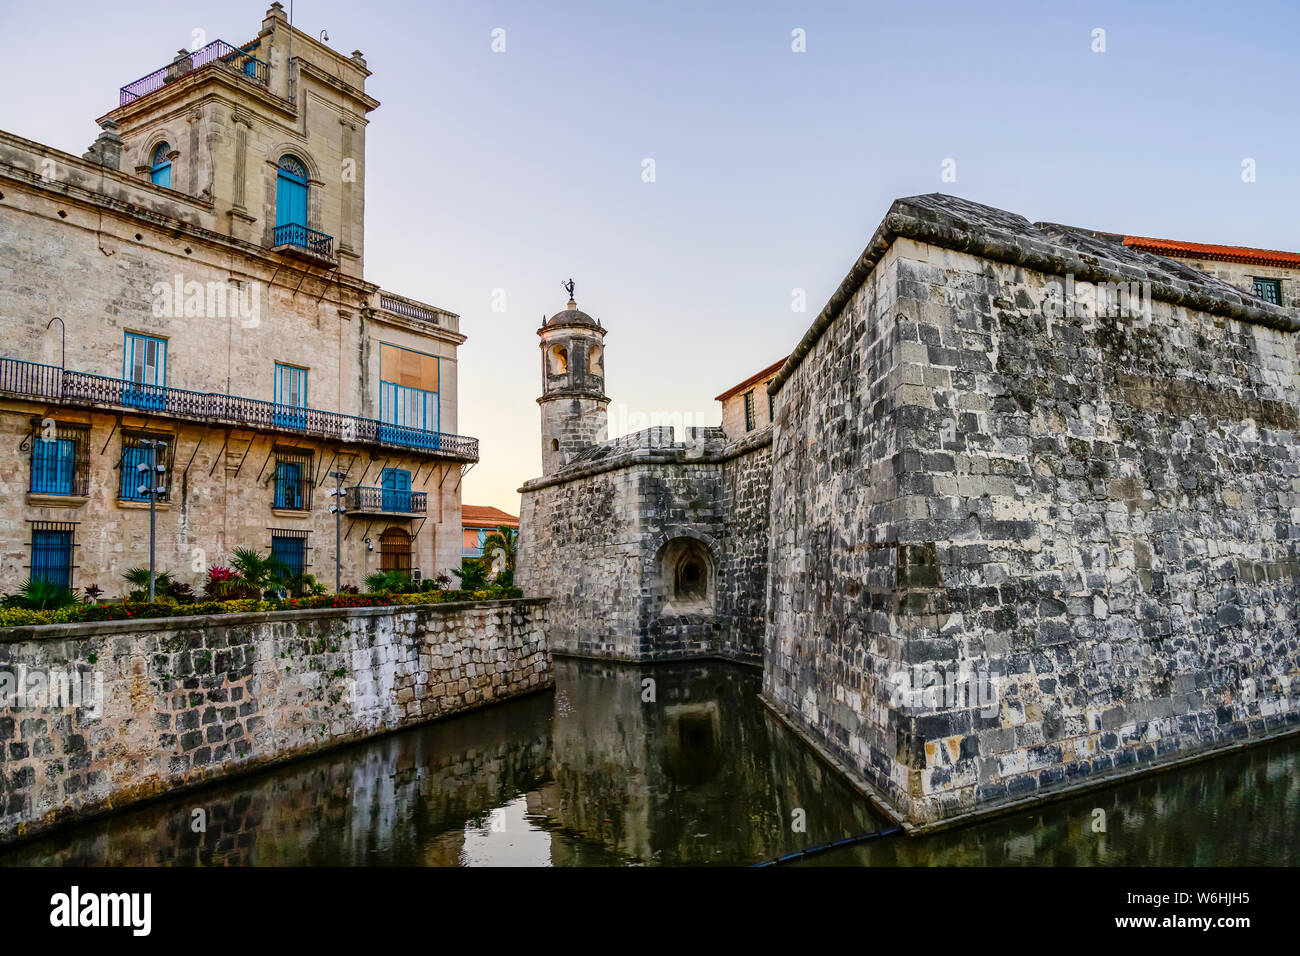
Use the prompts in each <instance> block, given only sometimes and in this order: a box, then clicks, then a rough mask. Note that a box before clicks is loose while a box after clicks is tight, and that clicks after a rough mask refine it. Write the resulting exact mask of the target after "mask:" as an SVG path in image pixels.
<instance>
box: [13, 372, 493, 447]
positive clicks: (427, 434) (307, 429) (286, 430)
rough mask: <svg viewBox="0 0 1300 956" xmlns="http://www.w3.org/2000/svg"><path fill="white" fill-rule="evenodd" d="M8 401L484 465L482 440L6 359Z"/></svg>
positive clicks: (353, 416) (318, 410)
mask: <svg viewBox="0 0 1300 956" xmlns="http://www.w3.org/2000/svg"><path fill="white" fill-rule="evenodd" d="M0 394H3V395H10V396H16V397H18V398H27V399H34V400H36V401H42V402H53V403H57V404H60V405H68V406H75V407H79V408H110V409H124V410H131V411H144V412H147V413H149V414H153V415H158V416H160V417H164V418H173V419H177V420H179V421H187V422H199V423H202V424H209V425H224V426H229V427H232V428H248V429H252V430H255V431H263V432H275V433H280V434H288V435H300V436H305V437H309V438H317V439H321V440H324V441H336V442H341V443H343V444H345V445H365V446H370V447H378V448H391V449H394V450H400V451H405V452H409V453H414V454H421V455H428V456H429V457H431V458H442V459H445V460H448V461H460V462H474V461H478V439H477V438H468V437H465V436H463V435H449V434H447V433H446V432H435V431H425V430H424V429H422V428H409V427H407V426H405V425H392V424H389V423H387V422H381V421H377V420H375V419H373V418H358V417H357V416H355V415H343V414H341V413H339V412H326V411H321V410H320V409H316V408H301V407H298V406H291V405H280V404H277V403H275V402H264V401H260V400H259V399H255V398H242V397H240V396H238V395H225V394H222V393H220V392H191V391H188V390H186V389H181V388H164V387H161V386H157V385H141V384H139V383H137V382H126V381H123V380H122V379H120V378H108V377H106V376H103V375H90V374H88V373H86V372H73V371H69V370H67V369H61V368H58V367H57V366H53V365H41V364H39V363H37V362H24V361H21V360H19V359H12V358H0Z"/></svg>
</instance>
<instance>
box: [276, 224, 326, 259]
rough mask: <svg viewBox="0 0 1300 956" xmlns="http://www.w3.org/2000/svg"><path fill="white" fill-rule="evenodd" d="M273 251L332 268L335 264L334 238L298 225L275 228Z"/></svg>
mask: <svg viewBox="0 0 1300 956" xmlns="http://www.w3.org/2000/svg"><path fill="white" fill-rule="evenodd" d="M271 251H272V252H283V253H285V254H286V255H291V256H297V257H298V258H300V259H308V260H310V261H312V262H320V263H325V264H328V265H331V266H332V265H334V264H335V263H334V237H333V236H328V235H326V234H325V233H323V232H317V231H316V230H315V229H309V228H307V227H306V226H303V225H299V224H298V223H293V222H291V223H289V224H288V225H285V226H276V227H275V235H274V238H273V240H272V245H271Z"/></svg>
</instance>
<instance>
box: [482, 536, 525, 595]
mask: <svg viewBox="0 0 1300 956" xmlns="http://www.w3.org/2000/svg"><path fill="white" fill-rule="evenodd" d="M518 545H519V531H518V530H517V529H515V528H508V527H506V526H505V525H500V526H499V527H498V528H497V529H496V530H495V531H493V532H492V533H491V534H490V535H488V536H487V540H486V541H484V542H483V557H482V561H483V569H484V571H485V572H486V571H489V570H490V571H492V572H493V576H494V577H495V578H496V580H497V583H498V584H507V585H508V584H509V583H510V582H513V581H514V577H515V552H516V550H517V549H518ZM503 576H504V577H503Z"/></svg>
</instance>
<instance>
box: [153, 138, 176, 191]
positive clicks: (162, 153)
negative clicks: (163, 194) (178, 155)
mask: <svg viewBox="0 0 1300 956" xmlns="http://www.w3.org/2000/svg"><path fill="white" fill-rule="evenodd" d="M171 151H172V148H171V147H170V146H168V145H167V144H166V143H159V144H158V148H157V149H155V150H154V151H153V156H152V157H151V158H150V160H149V164H150V167H151V169H150V171H149V178H150V179H151V180H152V181H153V184H154V185H155V186H162V187H164V188H166V189H171V188H172V161H171V156H170V154H171Z"/></svg>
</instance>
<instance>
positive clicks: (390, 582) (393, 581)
mask: <svg viewBox="0 0 1300 956" xmlns="http://www.w3.org/2000/svg"><path fill="white" fill-rule="evenodd" d="M366 590H367V591H369V592H370V593H371V594H405V593H406V592H407V591H410V590H411V578H410V576H409V575H408V574H407V573H406V572H405V571H376V572H375V573H374V574H370V575H367V576H366Z"/></svg>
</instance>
